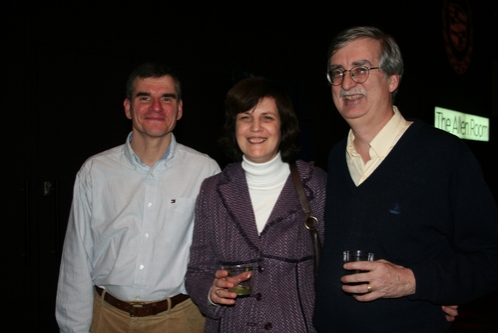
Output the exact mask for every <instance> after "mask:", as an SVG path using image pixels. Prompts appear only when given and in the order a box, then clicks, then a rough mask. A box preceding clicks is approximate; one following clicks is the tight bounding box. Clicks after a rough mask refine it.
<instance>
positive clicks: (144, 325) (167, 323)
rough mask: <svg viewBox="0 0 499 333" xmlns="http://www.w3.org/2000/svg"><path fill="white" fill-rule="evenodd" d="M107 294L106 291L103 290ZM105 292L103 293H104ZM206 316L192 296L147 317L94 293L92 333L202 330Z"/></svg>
mask: <svg viewBox="0 0 499 333" xmlns="http://www.w3.org/2000/svg"><path fill="white" fill-rule="evenodd" d="M104 293H105V291H104ZM104 293H103V294H102V296H104ZM204 322H205V318H204V317H203V315H202V314H201V312H199V309H198V308H197V306H196V305H195V304H194V303H193V302H192V300H191V299H190V298H189V299H188V300H186V301H184V302H182V303H180V304H178V305H177V306H175V307H174V308H173V309H170V310H168V311H163V312H161V313H158V314H156V315H152V316H147V317H130V314H128V313H127V312H125V311H122V310H120V309H117V308H115V307H114V306H112V305H111V304H109V303H107V302H106V301H104V298H103V297H101V296H99V294H97V292H95V298H94V311H93V318H92V326H91V328H90V332H91V333H109V332H112V333H125V332H126V333H141V332H144V333H146V332H147V333H156V332H161V333H201V332H203V329H204Z"/></svg>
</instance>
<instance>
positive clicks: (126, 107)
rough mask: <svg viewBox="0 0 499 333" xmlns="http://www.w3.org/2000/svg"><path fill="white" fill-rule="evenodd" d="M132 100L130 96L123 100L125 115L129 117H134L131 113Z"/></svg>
mask: <svg viewBox="0 0 499 333" xmlns="http://www.w3.org/2000/svg"><path fill="white" fill-rule="evenodd" d="M130 105H131V103H130V100H129V99H128V98H125V101H124V102H123V107H124V108H125V116H126V117H127V118H128V119H132V114H131V113H130Z"/></svg>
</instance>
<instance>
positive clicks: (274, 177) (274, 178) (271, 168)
mask: <svg viewBox="0 0 499 333" xmlns="http://www.w3.org/2000/svg"><path fill="white" fill-rule="evenodd" d="M241 166H242V168H243V170H244V171H245V173H246V181H247V182H248V187H249V188H250V189H269V188H274V187H276V186H282V185H283V183H284V182H285V181H286V179H287V178H288V176H289V173H290V171H289V164H288V163H284V162H283V161H282V159H281V153H280V152H279V153H277V155H276V156H275V157H274V158H273V159H272V160H270V161H268V162H265V163H253V162H250V161H249V160H248V159H247V158H246V157H245V156H244V155H243V162H242V163H241Z"/></svg>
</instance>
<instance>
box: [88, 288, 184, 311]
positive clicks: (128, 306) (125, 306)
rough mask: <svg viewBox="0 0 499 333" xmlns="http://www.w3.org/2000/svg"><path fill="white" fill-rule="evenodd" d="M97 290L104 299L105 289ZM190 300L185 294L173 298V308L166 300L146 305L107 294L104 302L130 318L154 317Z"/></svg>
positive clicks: (171, 299)
mask: <svg viewBox="0 0 499 333" xmlns="http://www.w3.org/2000/svg"><path fill="white" fill-rule="evenodd" d="M95 290H96V291H97V294H99V296H101V297H102V292H103V291H104V289H102V288H99V287H97V286H95ZM188 298H189V295H184V294H178V295H177V296H173V297H171V298H170V301H171V307H170V308H169V307H168V299H165V300H163V301H158V302H151V303H145V302H124V301H121V300H119V299H117V298H116V297H114V296H113V295H111V294H109V293H106V294H105V295H104V300H105V301H106V302H108V303H109V304H111V305H112V306H114V307H116V308H118V309H120V310H122V311H125V312H127V313H129V314H130V317H146V316H152V315H155V314H157V313H160V312H163V311H166V310H168V309H173V308H174V307H175V306H176V305H178V304H180V303H182V302H183V301H185V300H187V299H188Z"/></svg>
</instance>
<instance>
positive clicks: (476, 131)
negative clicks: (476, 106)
mask: <svg viewBox="0 0 499 333" xmlns="http://www.w3.org/2000/svg"><path fill="white" fill-rule="evenodd" d="M435 127H436V128H440V129H442V130H444V131H446V132H449V133H451V134H454V135H456V136H458V137H460V138H461V139H466V140H474V141H486V142H488V141H489V128H490V127H489V119H488V118H485V117H480V116H476V115H474V114H467V113H462V112H457V111H453V110H448V109H444V108H439V107H438V106H437V107H435Z"/></svg>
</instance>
